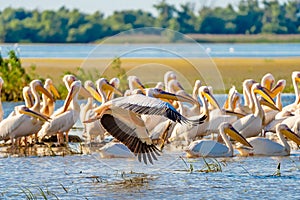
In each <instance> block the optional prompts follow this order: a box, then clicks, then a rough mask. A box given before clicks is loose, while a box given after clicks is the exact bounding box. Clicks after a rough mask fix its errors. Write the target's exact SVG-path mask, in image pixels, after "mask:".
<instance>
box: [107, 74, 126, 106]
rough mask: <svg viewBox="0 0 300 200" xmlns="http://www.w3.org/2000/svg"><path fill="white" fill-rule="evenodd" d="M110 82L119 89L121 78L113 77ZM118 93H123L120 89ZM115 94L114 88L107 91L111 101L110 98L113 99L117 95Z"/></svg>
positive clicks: (108, 98)
mask: <svg viewBox="0 0 300 200" xmlns="http://www.w3.org/2000/svg"><path fill="white" fill-rule="evenodd" d="M109 84H111V85H112V86H113V87H114V88H116V89H118V88H119V86H120V79H118V78H116V77H115V78H112V79H110V80H109ZM118 93H119V95H121V96H122V95H123V94H122V93H121V92H120V91H118ZM120 93H121V94H120ZM114 94H115V91H114V90H113V91H111V90H108V91H107V94H106V95H107V100H108V101H109V100H111V99H113V98H114V97H115V96H114Z"/></svg>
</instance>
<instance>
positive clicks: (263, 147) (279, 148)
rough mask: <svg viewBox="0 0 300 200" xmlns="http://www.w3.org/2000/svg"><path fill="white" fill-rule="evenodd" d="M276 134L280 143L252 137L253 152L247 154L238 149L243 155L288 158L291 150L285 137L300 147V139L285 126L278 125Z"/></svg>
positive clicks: (249, 139) (250, 140) (250, 139)
mask: <svg viewBox="0 0 300 200" xmlns="http://www.w3.org/2000/svg"><path fill="white" fill-rule="evenodd" d="M276 134H277V136H278V139H279V143H277V142H274V141H272V140H270V139H267V138H263V137H252V138H248V142H249V143H250V144H251V145H252V147H253V150H251V151H250V152H246V153H245V150H244V149H243V148H241V147H240V148H237V150H238V151H239V152H241V155H245V154H246V155H258V156H288V155H290V151H291V149H290V145H289V144H288V142H287V141H286V139H285V137H284V136H286V137H287V138H288V139H290V140H292V141H294V142H295V143H297V145H300V137H299V136H298V135H297V134H295V133H294V132H293V131H292V130H291V129H290V128H289V127H288V126H287V125H285V124H278V125H277V126H276Z"/></svg>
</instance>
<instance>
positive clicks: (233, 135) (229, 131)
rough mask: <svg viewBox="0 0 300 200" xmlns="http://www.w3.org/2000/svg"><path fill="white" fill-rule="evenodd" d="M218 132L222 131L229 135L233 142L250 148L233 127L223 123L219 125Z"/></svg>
mask: <svg viewBox="0 0 300 200" xmlns="http://www.w3.org/2000/svg"><path fill="white" fill-rule="evenodd" d="M219 129H220V130H224V132H225V133H226V134H227V135H229V137H230V138H232V139H233V140H235V141H237V142H240V143H241V144H243V145H245V146H247V147H251V148H252V146H251V144H250V143H249V142H248V141H247V140H246V139H245V138H244V136H242V135H241V134H240V133H239V132H238V131H237V130H235V129H234V128H233V126H232V125H231V124H230V123H228V122H223V123H221V124H220V125H219Z"/></svg>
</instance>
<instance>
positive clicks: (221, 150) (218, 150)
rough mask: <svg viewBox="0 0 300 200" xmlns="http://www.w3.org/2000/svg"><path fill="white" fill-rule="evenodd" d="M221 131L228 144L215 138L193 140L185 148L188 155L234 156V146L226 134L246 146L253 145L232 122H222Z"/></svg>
mask: <svg viewBox="0 0 300 200" xmlns="http://www.w3.org/2000/svg"><path fill="white" fill-rule="evenodd" d="M219 133H220V135H221V137H222V139H223V141H224V142H225V144H226V146H225V145H224V144H221V143H219V142H216V141H214V140H197V141H194V142H192V143H191V144H190V145H189V146H188V148H187V149H186V150H185V151H186V153H187V157H232V156H233V147H232V144H231V142H230V141H229V140H228V138H227V136H226V135H225V134H227V135H229V136H230V137H231V138H232V139H234V140H236V141H238V142H241V143H242V144H244V145H245V146H248V147H251V145H250V144H249V143H248V142H247V140H246V139H245V138H244V137H243V136H242V135H240V134H239V133H238V132H237V131H236V130H235V129H234V128H233V127H232V125H231V124H230V123H227V122H223V123H221V124H220V126H219Z"/></svg>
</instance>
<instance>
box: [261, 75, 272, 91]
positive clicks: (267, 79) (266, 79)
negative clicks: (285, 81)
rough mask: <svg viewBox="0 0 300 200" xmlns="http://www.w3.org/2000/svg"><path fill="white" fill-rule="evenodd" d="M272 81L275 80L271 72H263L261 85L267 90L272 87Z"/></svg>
mask: <svg viewBox="0 0 300 200" xmlns="http://www.w3.org/2000/svg"><path fill="white" fill-rule="evenodd" d="M274 82H275V78H274V76H273V75H272V74H271V73H267V74H265V75H264V76H263V78H262V79H261V85H262V86H263V87H265V88H267V89H268V90H271V89H272V86H273V84H274Z"/></svg>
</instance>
